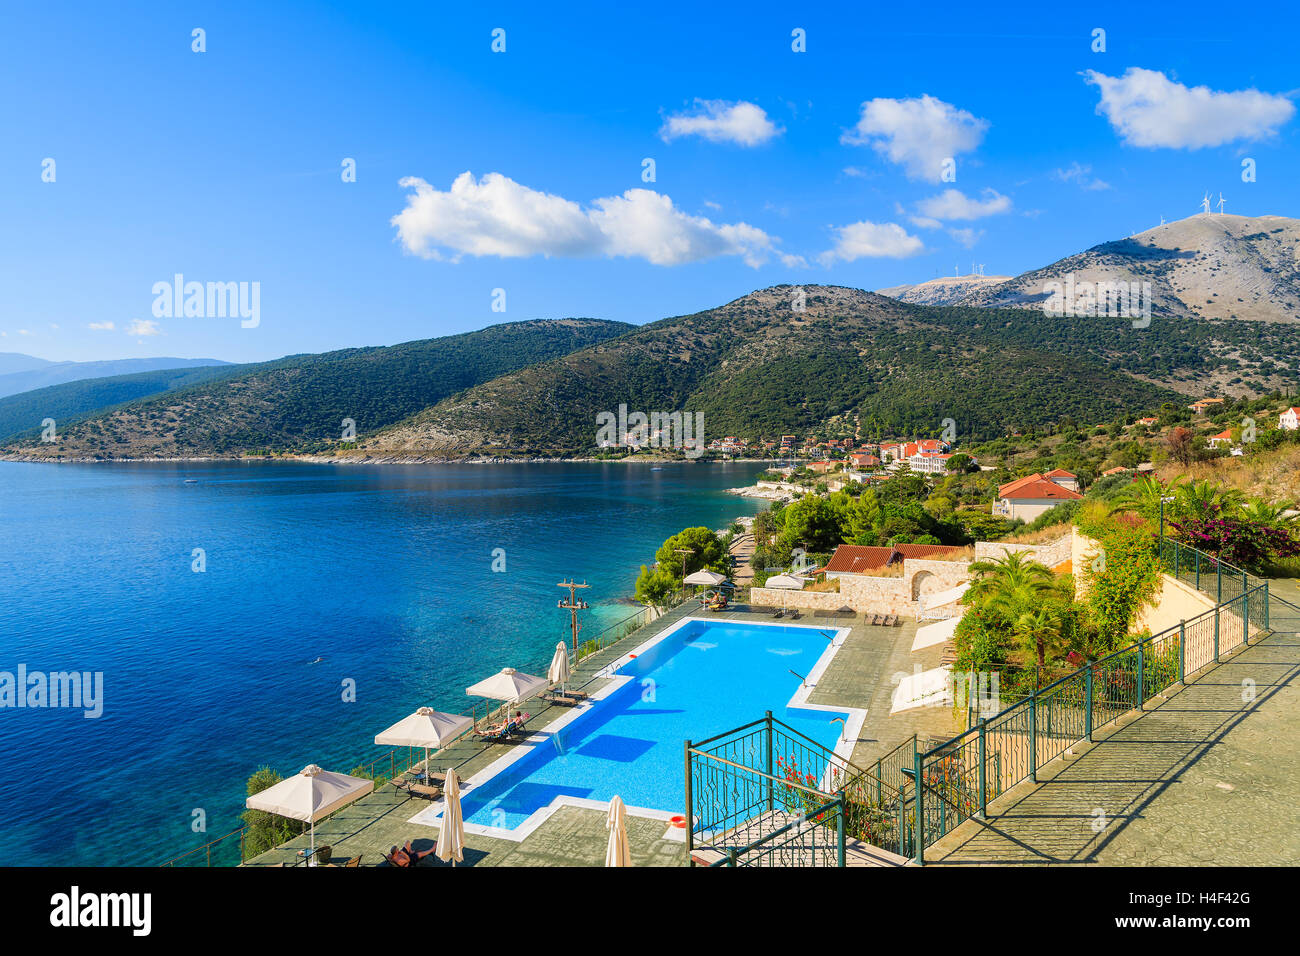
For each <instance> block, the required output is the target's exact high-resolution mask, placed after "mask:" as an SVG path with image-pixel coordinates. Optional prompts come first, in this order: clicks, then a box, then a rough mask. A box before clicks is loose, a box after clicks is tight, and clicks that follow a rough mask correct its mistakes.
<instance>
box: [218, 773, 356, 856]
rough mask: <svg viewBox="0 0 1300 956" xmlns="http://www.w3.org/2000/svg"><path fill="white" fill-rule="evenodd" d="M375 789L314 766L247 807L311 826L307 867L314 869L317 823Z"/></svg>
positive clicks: (256, 797)
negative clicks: (300, 821) (301, 821)
mask: <svg viewBox="0 0 1300 956" xmlns="http://www.w3.org/2000/svg"><path fill="white" fill-rule="evenodd" d="M374 789H375V782H374V781H373V780H366V779H363V778H362V777H349V776H348V775H347V774H345V773H332V772H330V771H328V770H322V769H321V768H320V767H318V766H316V765H315V764H314V763H313V764H308V765H307V766H306V767H303V768H302V772H301V773H296V774H294V775H293V776H292V777H289V778H288V779H286V780H281V781H280V782H279V783H277V784H275V785H274V786H271V787H267V788H266V789H265V790H263V791H261V792H260V793H255V794H253V795H252V796H251V797H249V798H248V799H247V800H246V801H244V806H246V807H248V809H250V810H265V811H266V812H267V813H274V814H275V815H276V816H281V817H289V818H290V819H293V820H303V821H305V822H307V823H310V824H311V854H310V855H309V856H308V857H307V865H308V866H312V865H314V864H313V858H314V857H315V855H316V821H317V820H319V819H320V818H321V817H324V816H328V815H329V814H331V813H333V812H334V811H335V810H337V809H338V808H339V807H343V806H346V805H347V804H349V803H351V802H352V801H353V800H357V799H359V798H361V797H364V796H365V795H366V794H367V793H369V792H370V791H372V790H374Z"/></svg>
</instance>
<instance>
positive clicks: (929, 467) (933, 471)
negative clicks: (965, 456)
mask: <svg viewBox="0 0 1300 956" xmlns="http://www.w3.org/2000/svg"><path fill="white" fill-rule="evenodd" d="M951 457H952V455H951V454H948V453H941V452H928V451H921V452H917V453H916V454H915V455H912V456H910V457H909V458H908V459H907V464H908V467H910V468H911V469H912V471H919V472H921V473H922V474H925V475H941V474H943V473H944V472H946V471H947V470H948V459H949V458H951Z"/></svg>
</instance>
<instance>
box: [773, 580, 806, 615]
mask: <svg viewBox="0 0 1300 956" xmlns="http://www.w3.org/2000/svg"><path fill="white" fill-rule="evenodd" d="M806 583H807V579H806V578H801V577H797V576H795V575H793V574H776V575H773V576H772V577H770V578H768V579H767V581H766V582H765V583H764V584H763V587H765V588H777V589H778V590H781V591H802V590H803V586H804V585H805V584H806ZM781 610H785V595H784V594H782V595H781Z"/></svg>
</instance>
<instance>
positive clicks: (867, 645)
mask: <svg viewBox="0 0 1300 956" xmlns="http://www.w3.org/2000/svg"><path fill="white" fill-rule="evenodd" d="M706 615H707V616H709V617H710V618H722V619H728V620H733V621H742V622H743V621H764V622H769V623H770V622H771V621H772V615H771V612H770V611H769V612H762V613H759V612H750V611H747V610H734V611H728V612H723V613H715V614H709V612H707V611H700V610H699V608H698V607H697V606H696V605H695V604H694V603H693V602H690V603H688V604H685V605H683V606H682V607H680V608H676V609H674V610H672V611H670V612H668V613H667V614H665V615H664V616H663V617H661V618H659V619H658V620H657V621H654V622H652V623H650V624H647V625H646V626H645V627H643V628H641V629H640V630H638V631H636V632H635V633H633V634H630V635H628V636H627V637H625V638H623V639H622V640H621V641H618V642H617V643H615V644H612V645H610V646H609V647H607V648H605V649H604V650H602V651H600V652H598V653H596V654H594V655H592V656H591V657H589V658H587V659H585V660H584V661H583V662H582V663H581V664H580V665H579V666H578V669H577V674H576V680H575V681H574V682H573V685H572V686H581V685H583V684H584V683H586V682H587V681H590V682H591V683H590V684H588V686H587V687H586V689H587V690H588V691H592V690H596V689H599V688H600V687H601V686H602V685H603V684H604V683H605V680H604V679H603V678H600V677H597V676H596V675H597V674H598V673H599V672H600V671H601V670H602V669H603V668H604V667H605V666H607V665H608V664H609V663H610V662H612V661H615V660H617V659H618V658H619V657H621V656H622V655H623V654H625V653H627V652H628V651H629V650H632V649H633V648H634V647H636V646H637V645H638V644H640V643H642V642H644V641H647V640H649V639H650V638H652V637H653V636H654V635H656V634H658V633H659V632H660V631H662V630H664V629H666V628H668V627H671V626H672V625H673V624H676V623H677V622H678V621H680V620H681V619H683V618H685V617H692V616H700V617H703V616H706ZM790 623H792V624H795V625H814V626H821V627H828V628H832V627H833V628H844V627H847V628H849V634H848V636H847V637H846V638H845V640H844V642H843V644H842V646H841V647H840V648H839V650H838V651H837V652H836V654H835V656H834V658H833V659H832V660H831V662H830V665H829V666H828V667H827V669H826V671H825V672H824V673H823V674H822V676H821V679H820V680H819V681H818V682H817V684H816V686H815V687H814V689H813V692H812V694H811V695H810V697H809V702H810V703H815V704H826V705H831V706H847V707H856V708H862V709H865V710H866V711H867V718H866V722H865V723H864V724H863V727H862V731H861V733H860V734H859V735H858V741H857V743H856V745H855V747H854V753H853V761H854V763H856V764H858V766H862V767H865V766H868V765H869V763H870V762H872V761H874V760H875V759H876V757H878V756H880V755H881V754H883V753H885V752H887V751H889V750H891V749H893V747H894V746H896V745H897V744H898V743H899V742H900V741H901V740H902V739H903V738H905V737H908V736H909V735H911V734H912V733H914V732H919V733H921V734H923V735H924V734H933V735H946V734H949V733H952V732H954V730H953V728H954V724H953V713H952V710H951V709H950V708H947V707H938V708H934V707H931V708H920V709H917V710H913V711H908V712H906V713H903V714H899V715H897V716H893V717H890V716H889V705H890V699H891V697H892V694H893V691H894V687H895V686H896V683H897V682H896V681H895V680H892V679H891V678H893V676H894V675H895V674H911V673H912V672H913V670H914V668H915V666H916V665H917V664H919V665H920V666H921V668H923V669H928V668H932V667H936V666H938V663H939V657H940V656H941V653H942V648H941V647H931V648H927V649H925V650H922V651H920V652H918V653H915V654H913V653H912V652H911V646H912V638H913V636H914V635H915V633H916V626H917V625H916V624H915V623H914V622H905V623H904V624H903V626H901V627H888V628H886V627H874V626H872V625H870V624H868V623H864V622H863V620H862V618H861V617H856V618H853V619H830V618H814V617H812V616H811V615H809V614H804V615H803V616H802V617H801V618H800V619H799V620H797V621H792V622H790ZM783 703H784V701H773V702H772V707H773V709H776V708H777V707H778V706H779V705H781V704H783ZM528 709H529V710H530V711H531V712H532V713H533V715H534V716H533V719H532V720H531V721H529V726H530V727H531V728H533V729H535V730H544V729H545V728H546V727H547V725H548V724H550V723H551V722H552V721H554V720H556V719H558V718H559V717H561V716H562V715H564V714H567V713H570V712H571V711H570V708H567V707H557V706H554V705H549V704H545V703H543V702H542V701H540V700H532V701H529V702H528ZM761 716H762V714H761V713H756V714H754V717H755V718H758V717H761ZM727 729H729V728H726V727H701V728H699V733H698V737H699V738H700V739H703V738H705V737H708V736H710V735H712V734H715V733H719V732H721V731H724V730H727ZM520 746H528V744H527V743H526V742H522V743H514V744H483V743H480V742H477V741H474V740H472V739H465V740H461V741H458V742H457V743H456V744H454V745H453V746H451V747H448V748H446V749H445V750H443V751H442V752H440V753H439V755H438V756H437V757H436V758H435V759H434V760H433V764H434V766H435V767H436V768H438V769H440V770H441V769H445V768H447V767H451V768H454V769H455V770H456V772H457V774H458V775H459V776H460V777H461V779H466V778H468V777H470V776H472V775H473V774H475V773H477V772H478V771H480V770H482V769H484V768H485V767H487V766H488V765H489V764H491V763H492V762H493V761H495V760H496V759H498V758H499V757H501V756H502V755H503V754H505V753H506V752H507V750H508V749H509V748H512V747H520ZM427 806H428V803H427V801H425V800H422V799H420V798H418V797H411V796H408V795H406V794H405V793H402V792H399V791H398V790H396V788H394V787H393V786H391V785H385V786H383V787H381V788H379V789H378V790H377V791H375V793H373V794H370V795H369V796H367V797H364V798H363V799H361V800H359V801H357V802H356V803H354V804H352V805H351V806H350V807H347V808H345V809H343V810H341V811H339V812H338V813H336V814H335V815H334V816H333V817H331V818H330V819H329V820H326V821H324V822H322V823H318V824H317V826H316V843H317V845H318V846H319V845H322V844H329V845H330V847H331V848H332V850H333V858H334V861H335V862H343V861H345V860H347V859H350V858H352V857H355V856H360V857H361V864H360V865H362V866H370V865H383V862H384V859H383V855H384V853H386V852H387V851H388V849H389V848H390V847H392V846H394V845H397V846H401V845H403V844H405V843H406V842H407V841H408V840H410V841H412V842H413V843H414V845H415V846H416V848H417V849H419V848H424V847H431V846H433V844H434V842H435V841H436V840H437V837H438V830H437V827H431V826H424V825H421V824H418V823H411V822H410V820H411V818H412V817H413V816H415V815H416V814H417V813H419V812H420V811H421V810H423V809H425V808H426V807H427ZM683 809H684V808H683ZM627 822H628V841H629V844H630V848H631V853H632V861H633V863H634V864H635V865H637V866H674V865H684V864H685V863H686V847H685V843H683V842H682V841H681V836H680V834H681V832H682V831H680V830H677V831H675V835H676V838H675V839H673V838H666V836H668V834H669V829H668V828H667V827H665V824H664V822H663V821H662V820H651V819H647V818H643V817H636V816H629V817H628V818H627ZM606 837H607V834H606V831H605V814H604V812H603V811H600V810H595V809H586V808H581V807H563V808H561V809H560V810H558V811H557V812H556V813H555V814H554V815H552V816H551V817H550V818H549V819H547V820H546V821H545V822H544V823H543V824H542V825H541V826H540V827H538V828H537V829H536V830H535V831H533V832H532V833H531V834H529V835H528V836H527V837H526V838H525V839H524V840H523V841H522V842H515V841H513V840H504V839H497V838H493V837H487V836H482V835H478V834H469V833H467V834H466V835H465V844H466V850H465V862H464V863H463V864H461V865H463V866H471V865H472V866H599V865H601V864H602V863H603V862H604V859H605V843H606ZM306 846H307V838H306V837H302V838H300V839H297V840H294V841H292V842H290V843H288V844H286V845H285V846H283V847H279V848H277V849H275V850H271V851H270V852H268V853H264V854H262V855H261V856H258V857H256V858H254V859H252V860H250V861H249V862H248V863H247V864H246V865H249V866H276V865H280V864H294V863H300V862H301V858H300V857H299V856H298V852H299V850H301V849H303V848H305V847H306ZM422 865H437V866H443V865H447V864H443V863H441V861H438V860H436V859H434V858H433V857H430V858H429V860H428V861H426V862H425V863H424V864H422Z"/></svg>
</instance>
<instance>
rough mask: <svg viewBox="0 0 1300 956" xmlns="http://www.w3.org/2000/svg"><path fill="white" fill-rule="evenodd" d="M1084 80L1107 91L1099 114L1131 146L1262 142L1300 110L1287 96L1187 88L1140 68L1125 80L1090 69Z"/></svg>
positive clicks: (1131, 70) (1127, 73)
mask: <svg viewBox="0 0 1300 956" xmlns="http://www.w3.org/2000/svg"><path fill="white" fill-rule="evenodd" d="M1083 77H1084V79H1085V80H1086V81H1087V82H1088V83H1090V84H1092V85H1093V86H1096V87H1097V88H1098V89H1099V90H1100V91H1101V102H1100V103H1098V104H1097V112H1098V113H1099V114H1101V115H1103V116H1105V117H1106V119H1107V120H1109V121H1110V125H1111V127H1112V128H1113V129H1114V130H1115V132H1116V133H1118V134H1119V136H1120V138H1121V139H1122V140H1123V141H1124V142H1126V143H1128V144H1129V145H1130V146H1143V147H1147V148H1151V149H1154V148H1158V147H1166V148H1169V149H1200V148H1202V147H1204V146H1219V145H1222V144H1223V143H1230V142H1233V141H1234V140H1239V139H1244V140H1253V139H1262V138H1264V137H1267V136H1271V135H1272V134H1274V133H1275V132H1277V128H1278V127H1279V126H1281V125H1282V124H1283V123H1286V122H1287V121H1288V120H1290V119H1291V117H1292V116H1293V115H1294V114H1295V105H1294V104H1293V103H1292V102H1291V100H1290V99H1288V98H1287V97H1286V96H1284V95H1281V94H1277V93H1261V92H1260V91H1259V90H1256V89H1249V90H1236V91H1234V92H1223V91H1217V90H1212V89H1210V88H1209V87H1208V86H1194V87H1187V86H1183V85H1182V84H1181V83H1176V82H1174V81H1173V80H1171V79H1169V78H1168V77H1166V76H1165V75H1164V74H1163V73H1160V72H1158V71H1156V70H1144V69H1142V68H1141V67H1136V66H1131V67H1129V68H1128V70H1126V71H1125V72H1124V75H1123V76H1118V77H1116V76H1106V75H1105V74H1104V73H1098V72H1097V71H1095V70H1086V71H1084V73H1083Z"/></svg>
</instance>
